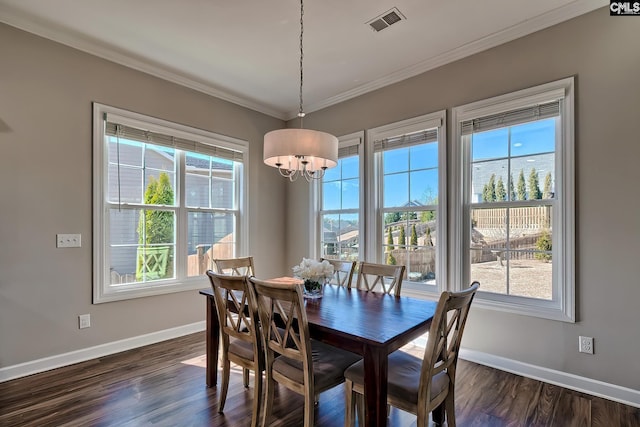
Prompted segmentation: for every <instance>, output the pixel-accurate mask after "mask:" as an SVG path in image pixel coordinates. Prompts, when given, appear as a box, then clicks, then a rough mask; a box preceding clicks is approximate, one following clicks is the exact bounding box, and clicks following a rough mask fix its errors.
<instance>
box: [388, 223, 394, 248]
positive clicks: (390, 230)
mask: <svg viewBox="0 0 640 427" xmlns="http://www.w3.org/2000/svg"><path fill="white" fill-rule="evenodd" d="M392 228H393V227H389V228H387V250H388V251H392V250H393V234H392Z"/></svg>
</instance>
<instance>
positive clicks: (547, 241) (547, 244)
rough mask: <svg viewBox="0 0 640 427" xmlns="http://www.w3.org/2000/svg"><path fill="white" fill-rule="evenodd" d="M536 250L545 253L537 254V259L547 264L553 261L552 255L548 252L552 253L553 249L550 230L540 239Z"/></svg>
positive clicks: (545, 231)
mask: <svg viewBox="0 0 640 427" xmlns="http://www.w3.org/2000/svg"><path fill="white" fill-rule="evenodd" d="M536 248H537V249H538V250H539V251H545V252H544V253H543V252H537V253H536V255H535V256H536V259H539V260H542V261H547V262H548V261H550V260H551V254H550V253H548V252H551V250H552V249H553V243H552V241H551V234H549V230H544V232H543V233H542V235H541V236H540V237H539V238H538V240H537V241H536Z"/></svg>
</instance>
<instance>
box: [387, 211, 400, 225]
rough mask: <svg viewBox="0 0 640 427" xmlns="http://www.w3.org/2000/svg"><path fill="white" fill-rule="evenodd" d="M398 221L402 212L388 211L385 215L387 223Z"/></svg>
mask: <svg viewBox="0 0 640 427" xmlns="http://www.w3.org/2000/svg"><path fill="white" fill-rule="evenodd" d="M398 221H400V212H393V213H388V214H386V215H385V216H384V223H385V224H392V223H394V222H398Z"/></svg>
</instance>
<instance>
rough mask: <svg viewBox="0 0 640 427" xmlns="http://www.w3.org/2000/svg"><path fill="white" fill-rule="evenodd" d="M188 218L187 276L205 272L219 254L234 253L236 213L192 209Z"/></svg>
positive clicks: (227, 256) (231, 255)
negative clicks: (195, 210)
mask: <svg viewBox="0 0 640 427" xmlns="http://www.w3.org/2000/svg"><path fill="white" fill-rule="evenodd" d="M187 222H188V225H187V230H188V237H187V239H188V241H187V245H188V246H187V248H188V249H187V250H188V253H187V258H188V259H187V276H189V277H192V276H200V275H203V274H205V272H206V271H207V270H208V269H211V268H213V260H214V259H216V258H233V257H235V232H234V230H235V226H234V224H235V216H234V215H233V214H224V213H212V212H189V213H188V214H187Z"/></svg>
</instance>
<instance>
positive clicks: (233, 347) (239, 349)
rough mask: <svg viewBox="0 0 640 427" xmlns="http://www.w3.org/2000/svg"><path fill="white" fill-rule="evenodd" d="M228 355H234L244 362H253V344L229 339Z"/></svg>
mask: <svg viewBox="0 0 640 427" xmlns="http://www.w3.org/2000/svg"><path fill="white" fill-rule="evenodd" d="M229 353H232V354H235V355H236V356H239V357H241V358H243V359H245V360H253V344H252V343H250V342H247V341H242V340H239V339H236V338H233V337H229Z"/></svg>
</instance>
